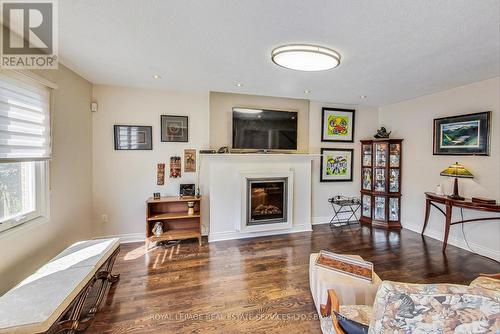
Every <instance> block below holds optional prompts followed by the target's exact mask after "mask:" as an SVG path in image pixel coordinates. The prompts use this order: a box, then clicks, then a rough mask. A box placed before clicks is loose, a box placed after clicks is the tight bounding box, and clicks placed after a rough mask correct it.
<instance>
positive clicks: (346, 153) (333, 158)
mask: <svg viewBox="0 0 500 334" xmlns="http://www.w3.org/2000/svg"><path fill="white" fill-rule="evenodd" d="M353 153H354V150H353V149H350V148H322V149H321V166H320V182H342V181H352V165H353V161H352V159H353Z"/></svg>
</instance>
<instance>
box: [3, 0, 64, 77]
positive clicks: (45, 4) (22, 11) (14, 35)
mask: <svg viewBox="0 0 500 334" xmlns="http://www.w3.org/2000/svg"><path fill="white" fill-rule="evenodd" d="M1 10H2V13H1V18H2V34H1V35H2V43H1V46H2V49H1V61H0V68H11V69H13V68H15V69H56V68H57V42H58V41H57V25H56V23H57V0H26V1H20V0H1Z"/></svg>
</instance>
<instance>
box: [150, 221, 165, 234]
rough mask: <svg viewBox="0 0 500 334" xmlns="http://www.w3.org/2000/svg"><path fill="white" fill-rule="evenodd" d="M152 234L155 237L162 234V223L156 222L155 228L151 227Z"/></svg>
mask: <svg viewBox="0 0 500 334" xmlns="http://www.w3.org/2000/svg"><path fill="white" fill-rule="evenodd" d="M152 232H153V234H154V235H156V236H157V237H159V236H161V235H162V234H163V223H162V222H156V223H155V226H154V227H153V231H152Z"/></svg>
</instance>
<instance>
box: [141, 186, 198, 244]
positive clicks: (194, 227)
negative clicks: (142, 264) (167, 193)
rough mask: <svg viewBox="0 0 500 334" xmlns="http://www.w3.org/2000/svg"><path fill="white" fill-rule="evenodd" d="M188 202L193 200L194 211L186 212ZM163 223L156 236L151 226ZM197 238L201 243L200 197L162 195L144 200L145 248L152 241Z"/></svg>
mask: <svg viewBox="0 0 500 334" xmlns="http://www.w3.org/2000/svg"><path fill="white" fill-rule="evenodd" d="M188 202H194V213H193V214H191V215H190V214H188V205H187V203H188ZM156 222H162V223H163V234H162V235H160V236H156V235H154V233H153V227H154V226H155V223H156ZM185 239H198V243H199V244H200V245H201V198H197V197H174V196H173V197H162V198H160V199H153V198H150V199H148V200H147V201H146V248H147V249H149V245H150V244H151V243H152V242H157V241H170V240H185Z"/></svg>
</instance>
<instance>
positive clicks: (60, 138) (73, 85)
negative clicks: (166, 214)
mask: <svg viewBox="0 0 500 334" xmlns="http://www.w3.org/2000/svg"><path fill="white" fill-rule="evenodd" d="M36 74H38V75H41V76H43V77H45V78H47V79H49V80H51V81H53V82H55V83H56V84H57V85H58V86H59V88H58V89H57V90H54V91H53V94H52V100H53V102H52V103H53V108H52V113H51V117H52V161H51V162H50V188H51V193H50V211H51V215H50V221H48V222H46V223H42V224H29V223H28V224H24V225H21V226H20V227H18V228H14V229H11V230H8V231H6V232H4V233H2V234H0V254H2V255H1V256H0V277H1V279H0V295H2V294H3V293H4V292H6V291H7V290H8V289H10V288H11V287H12V286H14V285H15V284H16V283H18V282H19V281H20V280H22V279H23V278H24V277H26V276H28V275H29V274H31V273H32V272H34V271H35V270H36V269H37V268H39V267H40V266H42V265H43V264H44V263H45V262H46V261H48V260H49V259H51V258H52V257H54V256H55V255H57V254H58V253H59V252H61V251H62V250H63V249H64V248H66V247H67V246H68V245H70V244H71V243H73V242H75V241H78V240H81V239H87V238H89V237H90V236H91V235H92V230H93V224H92V221H91V206H92V203H91V196H92V165H91V164H92V121H91V114H90V110H89V104H90V99H91V90H92V86H91V84H90V83H89V82H88V81H86V80H84V79H83V78H81V77H80V76H78V75H77V74H75V73H74V72H72V71H71V70H69V69H67V68H66V67H64V66H62V65H61V64H59V69H58V70H44V71H36Z"/></svg>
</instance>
